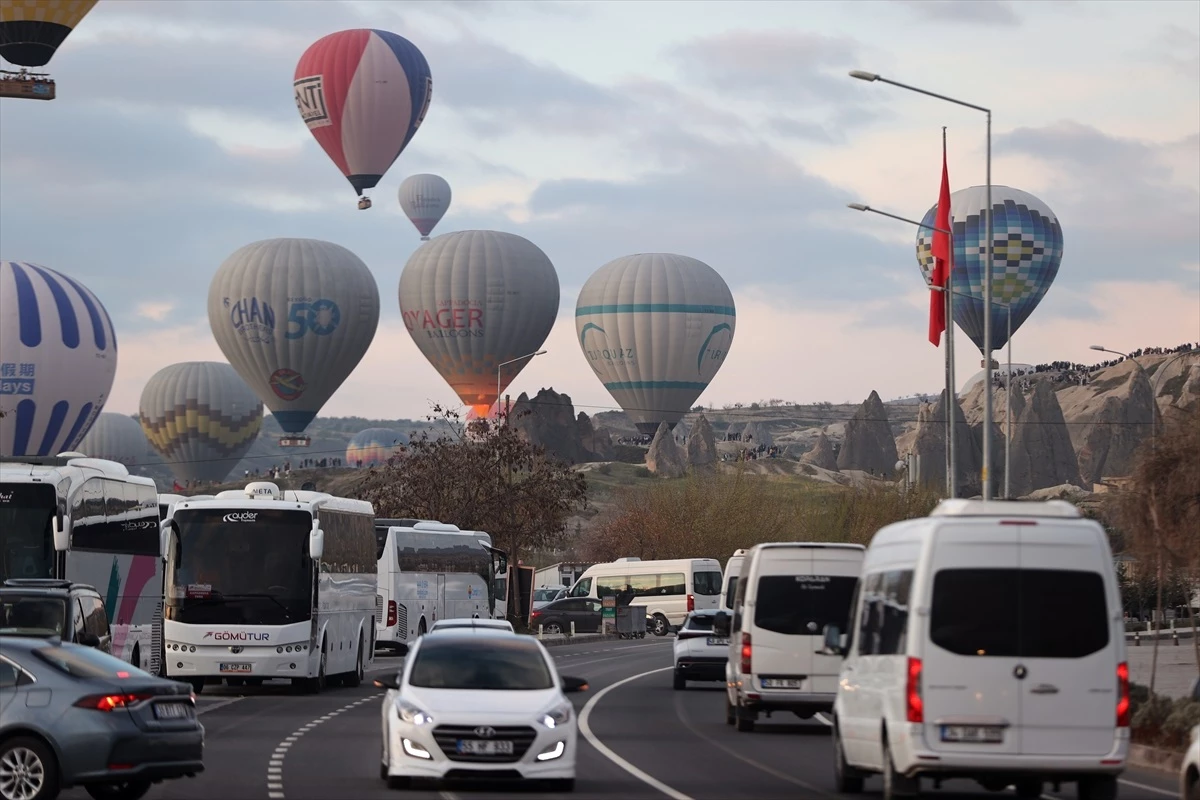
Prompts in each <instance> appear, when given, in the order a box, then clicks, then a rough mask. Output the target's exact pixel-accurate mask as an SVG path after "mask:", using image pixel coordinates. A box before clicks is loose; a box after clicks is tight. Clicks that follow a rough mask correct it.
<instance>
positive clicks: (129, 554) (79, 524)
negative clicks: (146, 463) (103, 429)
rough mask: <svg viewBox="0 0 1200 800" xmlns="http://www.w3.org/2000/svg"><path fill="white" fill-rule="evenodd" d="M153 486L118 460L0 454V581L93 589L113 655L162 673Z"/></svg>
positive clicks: (160, 576) (159, 560)
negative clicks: (32, 580) (43, 580)
mask: <svg viewBox="0 0 1200 800" xmlns="http://www.w3.org/2000/svg"><path fill="white" fill-rule="evenodd" d="M158 524H159V519H158V490H157V488H156V487H155V485H154V481H153V480H151V479H150V478H142V477H138V476H136V475H130V474H129V470H127V469H126V468H125V466H124V465H123V464H120V463H117V462H116V461H107V460H105V459H100V458H87V457H86V456H84V455H82V454H80V453H74V452H68V453H61V454H59V455H58V456H50V457H34V456H15V457H0V583H2V582H3V581H4V580H7V579H8V578H58V579H60V580H69V581H73V582H78V583H86V584H90V585H92V586H95V587H96V588H97V589H99V590H100V596H101V597H103V598H104V608H105V612H106V613H107V615H108V620H109V627H110V629H111V631H112V654H113V655H115V656H117V657H118V658H121V659H123V660H125V661H128V662H129V663H131V664H133V665H134V666H135V667H138V668H139V669H142V670H145V671H146V672H149V673H151V674H156V675H157V674H161V669H162V615H163V564H162V556H161V551H160V547H161V545H160V540H159V534H158Z"/></svg>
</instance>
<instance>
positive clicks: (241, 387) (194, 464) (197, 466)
mask: <svg viewBox="0 0 1200 800" xmlns="http://www.w3.org/2000/svg"><path fill="white" fill-rule="evenodd" d="M138 411H139V414H138V416H139V419H140V420H141V423H142V430H143V431H144V432H145V434H146V438H147V439H149V440H150V444H151V445H152V446H153V447H154V449H155V450H157V451H158V453H159V455H161V456H162V457H163V459H164V460H165V461H166V462H167V466H169V467H170V468H171V472H172V473H173V474H174V475H175V477H176V478H177V479H179V480H181V481H218V482H220V481H223V480H225V478H227V477H228V476H229V473H230V471H231V470H233V468H234V467H236V466H237V465H238V462H239V461H241V460H242V457H243V456H245V455H246V453H247V452H249V451H250V448H251V446H253V444H254V442H255V440H256V439H257V438H258V432H259V429H261V428H262V415H263V410H262V403H260V402H259V401H258V398H257V397H255V396H254V392H252V391H250V387H249V386H247V385H246V382H245V381H243V380H242V379H241V378H240V377H238V374H237V373H236V372H235V371H234V369H233V367H231V366H229V365H228V364H222V363H221V362H219V361H188V362H184V363H182V364H172V365H171V366H169V367H164V368H163V369H160V370H159V371H158V372H156V373H154V375H153V376H152V377H151V378H150V380H149V381H148V382H147V383H146V388H144V389H143V390H142V399H141V402H140V403H139V404H138ZM84 452H85V453H86V452H87V451H86V450H85V451H84ZM88 455H91V454H90V453H88Z"/></svg>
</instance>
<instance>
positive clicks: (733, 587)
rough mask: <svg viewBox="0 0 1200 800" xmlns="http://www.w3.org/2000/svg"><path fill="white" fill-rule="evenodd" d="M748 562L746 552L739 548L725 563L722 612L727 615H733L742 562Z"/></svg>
mask: <svg viewBox="0 0 1200 800" xmlns="http://www.w3.org/2000/svg"><path fill="white" fill-rule="evenodd" d="M745 560H746V551H745V550H743V549H741V548H739V549H737V550H734V551H733V555H731V556H730V557H729V560H728V561H726V562H725V580H724V581H723V582H722V583H721V606H720V608H721V610H722V611H724V612H725V613H726V614H732V613H733V596H734V594H736V593H737V583H738V576H739V575H741V574H742V562H743V561H745Z"/></svg>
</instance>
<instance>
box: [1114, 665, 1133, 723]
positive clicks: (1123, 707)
mask: <svg viewBox="0 0 1200 800" xmlns="http://www.w3.org/2000/svg"><path fill="white" fill-rule="evenodd" d="M1131 705H1132V704H1131V703H1130V700H1129V664H1127V663H1125V662H1124V661H1122V662H1121V663H1120V664H1117V727H1118V728H1128V727H1129V718H1130V716H1131V715H1130V713H1129V712H1130V711H1131V710H1132V708H1131Z"/></svg>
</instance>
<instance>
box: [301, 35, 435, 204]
mask: <svg viewBox="0 0 1200 800" xmlns="http://www.w3.org/2000/svg"><path fill="white" fill-rule="evenodd" d="M292 86H293V88H294V89H295V95H296V108H298V109H299V110H300V117H301V119H303V120H304V123H305V124H306V125H308V129H309V130H310V131H311V132H312V135H313V136H314V137H315V138H316V140H317V143H318V144H320V145H321V147H322V148H323V149H324V150H325V153H326V154H327V155H328V156H329V158H330V159H332V160H333V163H334V164H336V165H337V168H338V169H340V170H341V171H342V174H343V175H345V176H346V179H347V180H349V181H350V185H351V186H353V187H354V191H356V192H358V194H359V195H362V194H363V193H364V192H366V190H367V189H371V188H373V187H374V186H375V185H376V184H378V183H379V179H380V178H382V177H383V175H384V173H385V172H387V171H388V168H389V167H391V166H392V163H393V162H395V160H396V159H397V158H399V156H400V153H402V152H403V151H404V148H405V147H407V146H408V143H409V142H410V141H411V140H412V138H413V136H414V135H415V134H416V132H417V128H419V127H420V126H421V123H422V122H423V121H424V119H425V114H426V112H427V111H428V110H429V102H430V100H432V99H433V78H432V77H431V76H430V73H429V63H428V62H427V61H426V60H425V56H424V55H422V54H421V51H420V50H418V49H417V47H416V45H414V44H413V43H412V42H410V41H408V40H407V39H405V38H404V37H402V36H398V35H396V34H394V33H391V32H389V31H381V30H373V29H367V28H357V29H354V30H346V31H341V32H339V33H331V34H329V35H328V36H325V37H324V38H321V39H318V40H317V41H316V42H315V43H313V44H312V45H311V46H310V47H309V48H308V49H307V50H305V51H304V55H302V56H300V63H298V64H297V65H296V74H295V79H294V81H293V84H292ZM359 207H360V208H369V207H370V201H369V200H364V201H361V202H360V203H359Z"/></svg>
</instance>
